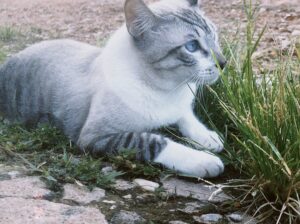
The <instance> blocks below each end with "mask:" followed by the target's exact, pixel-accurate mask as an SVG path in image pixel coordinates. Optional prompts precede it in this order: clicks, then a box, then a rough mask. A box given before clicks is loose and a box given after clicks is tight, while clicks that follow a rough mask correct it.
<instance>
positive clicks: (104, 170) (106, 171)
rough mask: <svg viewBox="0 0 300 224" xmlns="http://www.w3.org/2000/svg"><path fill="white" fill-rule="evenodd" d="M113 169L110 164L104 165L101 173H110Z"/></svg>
mask: <svg viewBox="0 0 300 224" xmlns="http://www.w3.org/2000/svg"><path fill="white" fill-rule="evenodd" d="M113 170H114V169H113V168H112V167H111V166H106V167H103V168H102V169H101V172H102V173H103V174H108V173H111V172H112V171H113Z"/></svg>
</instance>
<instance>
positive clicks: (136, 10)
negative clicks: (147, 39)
mask: <svg viewBox="0 0 300 224" xmlns="http://www.w3.org/2000/svg"><path fill="white" fill-rule="evenodd" d="M124 9H125V18H126V26H127V30H128V32H129V33H130V35H131V36H133V37H139V36H140V35H141V34H143V33H144V32H146V31H147V30H149V29H150V28H152V27H153V26H154V25H155V24H156V21H157V18H156V16H155V15H154V13H153V12H152V11H151V10H150V9H149V8H148V7H147V5H146V4H145V3H144V2H143V1H142V0H126V2H125V7H124Z"/></svg>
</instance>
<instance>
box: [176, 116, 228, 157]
mask: <svg viewBox="0 0 300 224" xmlns="http://www.w3.org/2000/svg"><path fill="white" fill-rule="evenodd" d="M177 125H178V127H179V130H180V132H181V133H182V134H183V135H184V136H186V137H188V138H190V139H192V140H193V141H195V143H196V144H197V145H199V146H200V147H201V148H203V149H206V150H209V151H212V152H221V151H222V150H223V141H222V139H221V137H220V136H219V135H218V134H217V133H216V132H215V131H211V130H209V129H208V128H207V127H206V126H205V125H204V124H202V123H201V122H200V121H199V120H198V119H197V118H196V116H195V115H194V113H193V112H192V111H189V112H187V113H186V114H185V116H184V117H182V118H181V119H180V120H179V121H178V123H177Z"/></svg>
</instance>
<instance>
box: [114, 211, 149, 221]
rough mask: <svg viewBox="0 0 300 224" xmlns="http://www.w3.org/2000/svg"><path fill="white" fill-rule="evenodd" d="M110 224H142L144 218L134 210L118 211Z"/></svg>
mask: <svg viewBox="0 0 300 224" xmlns="http://www.w3.org/2000/svg"><path fill="white" fill-rule="evenodd" d="M110 223H111V224H143V223H146V220H145V219H144V218H143V217H141V216H140V215H138V214H137V213H135V212H128V211H123V210H122V211H120V212H119V213H117V214H116V215H114V216H113V217H112V219H111V221H110Z"/></svg>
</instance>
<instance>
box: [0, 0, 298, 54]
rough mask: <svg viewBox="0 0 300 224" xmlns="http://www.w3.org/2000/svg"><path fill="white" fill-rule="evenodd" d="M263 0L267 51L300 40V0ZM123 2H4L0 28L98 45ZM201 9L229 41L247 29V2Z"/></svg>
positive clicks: (208, 2)
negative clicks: (11, 28) (245, 9)
mask: <svg viewBox="0 0 300 224" xmlns="http://www.w3.org/2000/svg"><path fill="white" fill-rule="evenodd" d="M151 1H153V0H151ZM147 2H149V1H147ZM253 2H254V1H253ZM260 2H261V5H260V7H259V8H258V14H257V15H258V23H257V26H258V28H260V29H262V28H263V26H264V25H267V31H266V34H265V36H264V40H263V43H262V49H264V51H268V50H270V49H269V48H270V47H273V46H274V44H275V45H277V46H279V47H280V48H287V47H289V46H290V44H291V41H292V40H293V39H295V38H296V37H298V36H300V1H299V0H261V1H260ZM123 3H124V0H51V1H50V0H22V1H20V0H0V26H12V27H15V28H16V29H19V30H21V31H35V33H36V35H38V37H39V39H52V38H72V39H76V40H81V41H85V42H89V43H92V44H96V43H98V42H101V40H103V39H105V38H107V37H108V36H109V35H110V34H111V33H112V32H113V31H114V30H115V29H116V28H118V27H119V26H120V25H121V24H122V23H123V21H124V16H123V13H122V12H123V11H122V10H123ZM201 7H202V8H203V10H204V11H205V12H206V14H207V15H208V16H209V17H210V18H211V19H212V20H213V21H214V22H215V23H216V25H217V26H218V27H219V29H220V31H221V32H222V33H223V34H224V36H225V37H226V38H233V37H234V35H235V33H237V32H238V33H239V32H240V31H237V30H238V27H240V28H241V29H240V30H243V28H244V27H245V22H246V19H245V16H244V7H243V1H242V0H202V6H201ZM241 32H242V31H241ZM269 53H270V52H269Z"/></svg>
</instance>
